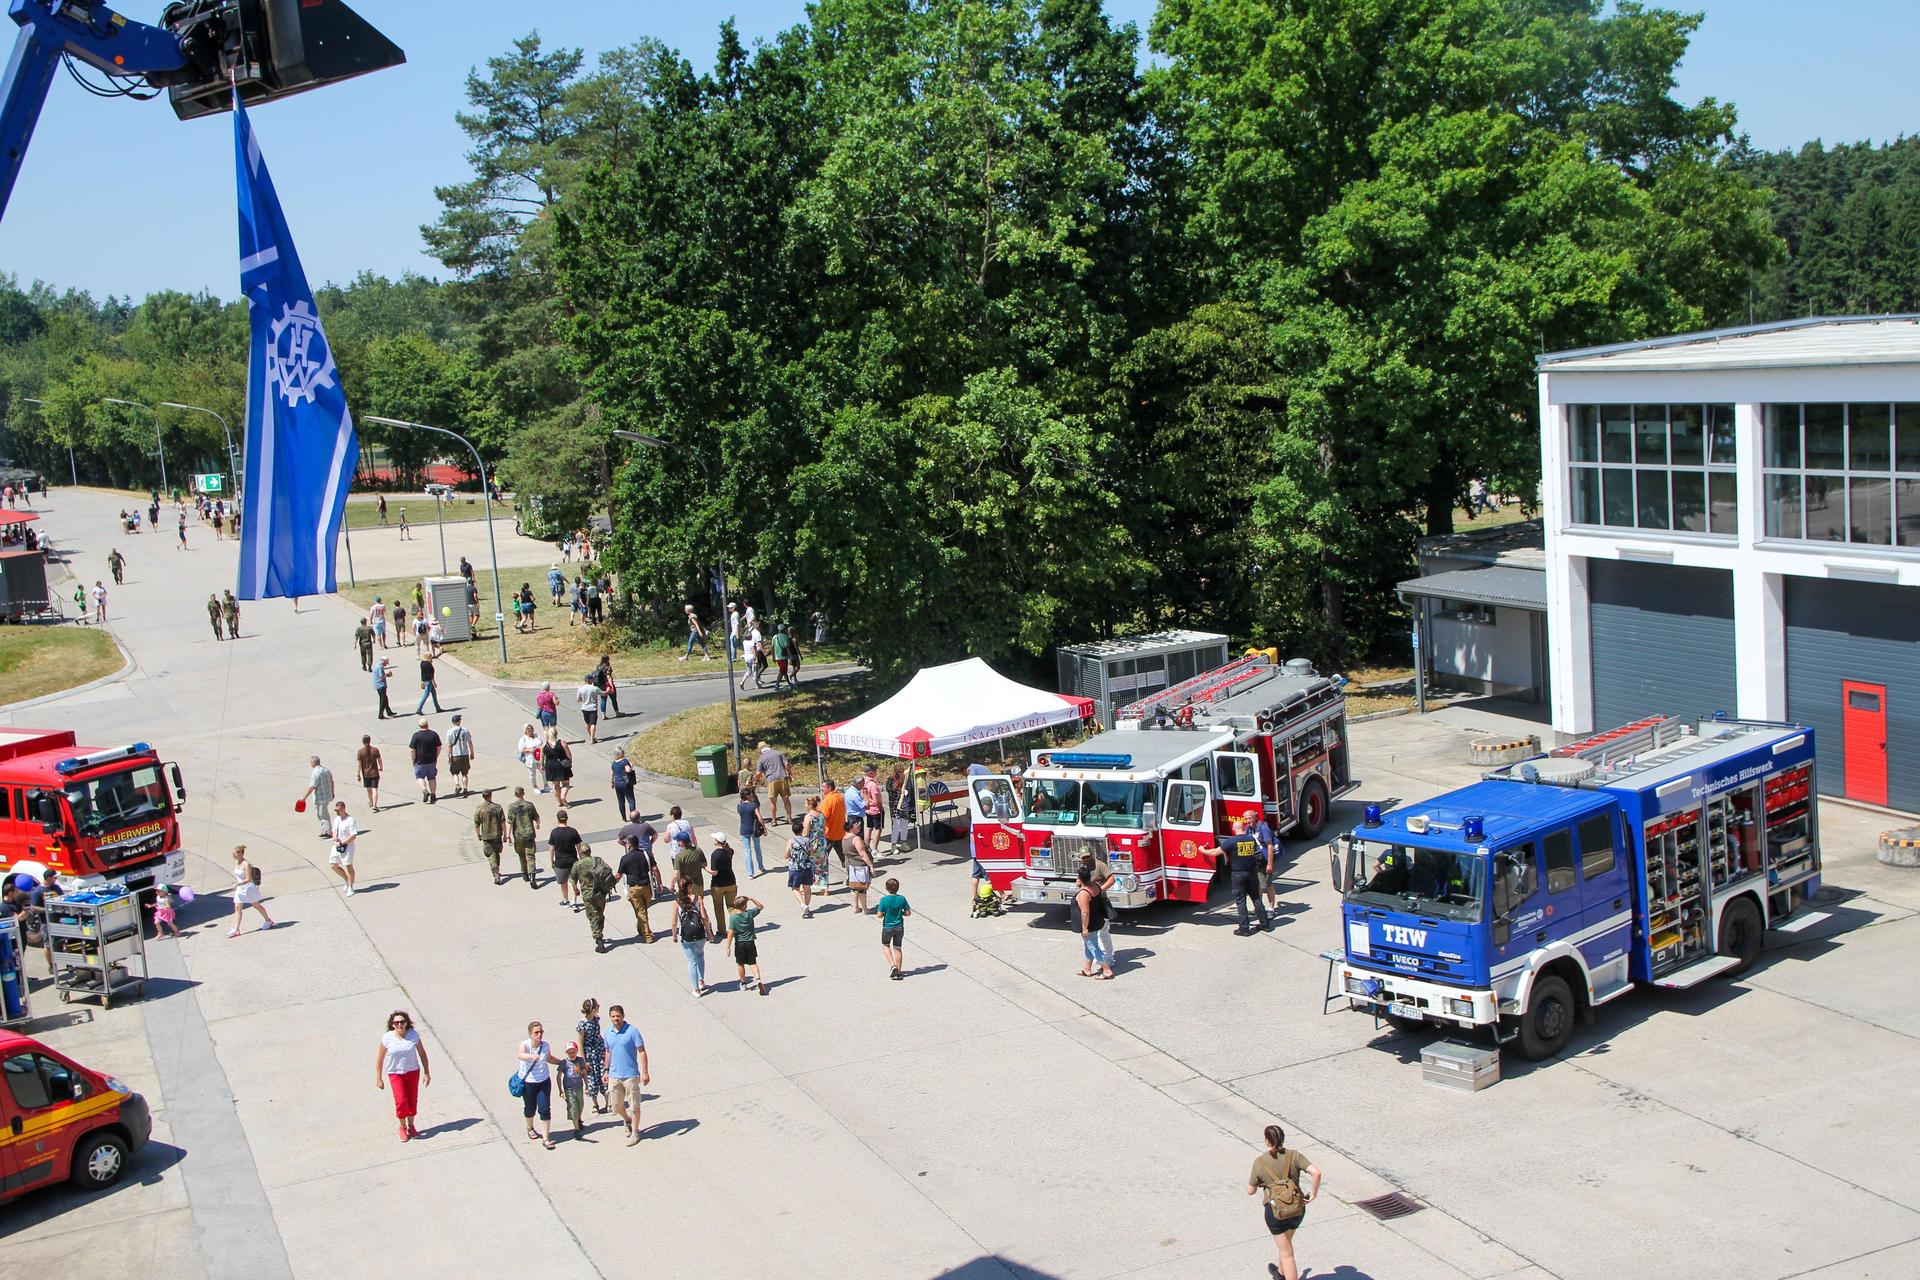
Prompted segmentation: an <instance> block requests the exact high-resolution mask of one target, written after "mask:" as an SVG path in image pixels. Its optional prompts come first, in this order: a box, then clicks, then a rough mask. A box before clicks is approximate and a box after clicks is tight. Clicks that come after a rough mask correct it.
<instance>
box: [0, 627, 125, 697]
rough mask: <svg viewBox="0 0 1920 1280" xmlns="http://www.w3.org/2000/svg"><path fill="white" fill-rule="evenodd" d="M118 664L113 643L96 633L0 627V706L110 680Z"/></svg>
mask: <svg viewBox="0 0 1920 1280" xmlns="http://www.w3.org/2000/svg"><path fill="white" fill-rule="evenodd" d="M122 661H123V659H122V658H121V657H120V649H119V647H118V646H116V645H115V644H114V643H113V639H112V637H110V636H108V635H107V633H106V632H104V631H101V630H99V629H98V628H95V627H79V626H19V627H0V703H13V702H19V701H22V700H23V699H26V698H38V697H40V696H41V695H42V694H48V693H59V692H60V691H61V690H62V689H71V688H74V687H75V686H76V685H83V684H85V683H87V681H89V680H98V679H99V678H100V677H101V676H110V675H112V674H113V673H114V672H116V671H118V670H119V669H120V664H121V662H122Z"/></svg>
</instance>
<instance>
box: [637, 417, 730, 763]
mask: <svg viewBox="0 0 1920 1280" xmlns="http://www.w3.org/2000/svg"><path fill="white" fill-rule="evenodd" d="M613 434H614V435H616V436H618V437H619V438H620V439H622V440H631V441H633V442H634V443H635V444H643V445H645V446H647V448H649V449H659V450H660V451H661V452H663V453H678V454H681V455H683V456H685V457H688V458H692V459H693V461H694V464H695V465H696V466H698V467H699V468H700V474H701V475H702V476H704V477H705V478H706V481H707V488H708V489H712V488H713V473H712V472H711V471H709V470H707V463H706V459H704V458H702V457H701V456H700V455H699V454H697V453H693V452H691V451H689V450H686V449H682V448H681V447H680V446H679V445H677V444H674V443H673V442H672V441H669V440H662V439H661V438H660V437H659V436H645V435H641V434H640V433H639V432H638V431H615V432H614V433H613ZM715 559H716V560H718V561H719V566H720V626H721V628H722V635H723V636H724V638H725V643H726V646H727V714H728V715H729V716H730V717H731V718H732V720H733V772H734V774H735V776H736V777H737V776H738V775H739V772H740V767H741V764H742V761H741V759H740V699H739V696H738V693H737V690H738V689H739V686H738V685H737V684H735V683H734V679H733V631H732V630H731V628H732V626H733V618H732V615H733V602H732V600H730V599H728V597H727V562H726V558H725V557H724V556H719V555H716V556H715Z"/></svg>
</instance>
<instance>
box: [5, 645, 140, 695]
mask: <svg viewBox="0 0 1920 1280" xmlns="http://www.w3.org/2000/svg"><path fill="white" fill-rule="evenodd" d="M59 625H63V626H64V625H65V624H64V623H62V624H59ZM107 638H108V639H109V640H112V641H113V647H114V648H115V649H118V650H119V651H120V669H119V670H118V671H116V672H114V673H113V674H112V675H110V676H101V677H99V678H98V679H95V680H89V681H87V682H86V683H85V684H77V685H75V686H73V688H71V689H62V690H60V692H58V693H43V694H41V695H40V696H39V697H37V698H28V699H26V700H25V701H23V702H9V703H7V704H5V705H4V706H0V711H25V710H28V709H29V708H32V707H38V706H42V705H44V704H45V703H49V702H57V701H58V700H59V699H61V698H71V697H72V696H73V695H74V694H76V693H85V692H87V691H88V690H89V689H97V688H99V687H100V686H101V685H107V684H117V683H119V682H120V681H122V680H124V679H126V678H127V676H128V674H129V673H130V672H132V670H133V655H132V654H130V653H128V652H127V650H126V646H124V645H122V644H121V643H120V638H119V637H118V636H116V635H114V634H113V632H112V631H111V630H108V631H107Z"/></svg>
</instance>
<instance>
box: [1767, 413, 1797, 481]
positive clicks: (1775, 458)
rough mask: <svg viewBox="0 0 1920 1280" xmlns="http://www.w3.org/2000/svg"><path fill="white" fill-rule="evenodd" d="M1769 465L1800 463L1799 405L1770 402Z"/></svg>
mask: <svg viewBox="0 0 1920 1280" xmlns="http://www.w3.org/2000/svg"><path fill="white" fill-rule="evenodd" d="M1767 465H1768V466H1770V467H1797V466H1799V465H1800V406H1799V405H1797V404H1770V405H1768V406H1767Z"/></svg>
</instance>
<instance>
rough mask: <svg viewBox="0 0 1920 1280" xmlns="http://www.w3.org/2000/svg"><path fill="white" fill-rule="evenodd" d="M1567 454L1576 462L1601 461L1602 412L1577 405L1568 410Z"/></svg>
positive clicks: (1584, 405) (1585, 405) (1591, 407)
mask: <svg viewBox="0 0 1920 1280" xmlns="http://www.w3.org/2000/svg"><path fill="white" fill-rule="evenodd" d="M1567 446H1568V447H1567V453H1568V456H1570V457H1571V458H1572V459H1573V460H1574V461H1575V462H1598V461H1600V410H1599V409H1598V408H1596V407H1595V406H1593V405H1590V404H1577V405H1574V406H1573V407H1572V408H1571V409H1569V410H1567Z"/></svg>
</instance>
